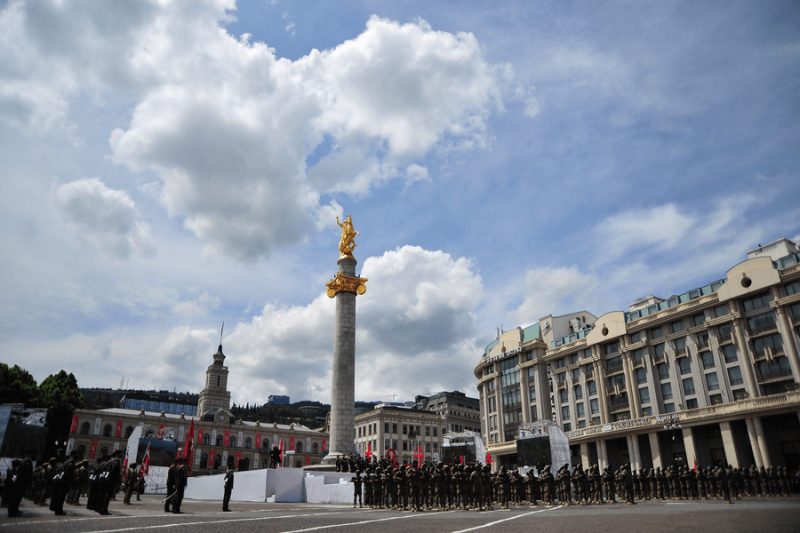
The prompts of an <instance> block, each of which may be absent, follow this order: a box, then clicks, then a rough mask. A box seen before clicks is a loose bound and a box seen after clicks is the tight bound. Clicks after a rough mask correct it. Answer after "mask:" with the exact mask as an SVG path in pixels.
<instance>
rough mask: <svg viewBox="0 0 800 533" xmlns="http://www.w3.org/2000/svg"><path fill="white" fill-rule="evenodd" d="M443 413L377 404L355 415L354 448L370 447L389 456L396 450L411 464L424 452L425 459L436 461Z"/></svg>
mask: <svg viewBox="0 0 800 533" xmlns="http://www.w3.org/2000/svg"><path fill="white" fill-rule="evenodd" d="M446 422H447V421H446V418H445V416H444V415H440V414H437V413H432V412H430V411H424V410H419V409H416V408H414V407H400V406H396V405H388V404H378V405H376V406H375V408H374V409H372V410H369V411H366V412H364V413H361V414H358V415H356V418H355V430H356V439H355V449H356V451H357V452H358V453H359V454H361V455H364V454H365V453H367V451H369V452H370V453H374V454H375V455H377V456H378V458H383V457H386V452H387V451H388V450H390V449H391V450H394V451H395V454H396V457H397V462H398V463H400V464H410V463H411V462H413V461H416V460H418V459H419V457H417V455H424V458H422V460H423V461H436V460H438V458H439V454H440V453H441V448H442V436H443V434H444V433H445V428H446Z"/></svg>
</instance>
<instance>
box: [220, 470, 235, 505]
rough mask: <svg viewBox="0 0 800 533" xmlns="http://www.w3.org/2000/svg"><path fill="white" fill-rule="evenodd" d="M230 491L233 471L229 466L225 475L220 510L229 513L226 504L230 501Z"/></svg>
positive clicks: (231, 489)
mask: <svg viewBox="0 0 800 533" xmlns="http://www.w3.org/2000/svg"><path fill="white" fill-rule="evenodd" d="M231 491H233V469H232V468H231V467H230V466H229V467H228V472H227V473H226V474H225V496H224V497H223V498H222V510H223V511H225V512H230V509H228V503H229V502H230V501H231Z"/></svg>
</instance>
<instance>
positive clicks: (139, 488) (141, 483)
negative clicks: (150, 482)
mask: <svg viewBox="0 0 800 533" xmlns="http://www.w3.org/2000/svg"><path fill="white" fill-rule="evenodd" d="M145 485H147V482H146V481H145V479H144V472H142V471H140V472H139V477H138V480H137V482H136V501H137V502H138V501H141V496H142V494H144V488H145Z"/></svg>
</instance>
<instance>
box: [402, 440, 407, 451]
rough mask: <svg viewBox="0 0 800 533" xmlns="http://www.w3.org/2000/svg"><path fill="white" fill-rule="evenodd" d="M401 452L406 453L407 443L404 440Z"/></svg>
mask: <svg viewBox="0 0 800 533" xmlns="http://www.w3.org/2000/svg"><path fill="white" fill-rule="evenodd" d="M403 451H404V452H405V451H408V441H406V440H404V441H403Z"/></svg>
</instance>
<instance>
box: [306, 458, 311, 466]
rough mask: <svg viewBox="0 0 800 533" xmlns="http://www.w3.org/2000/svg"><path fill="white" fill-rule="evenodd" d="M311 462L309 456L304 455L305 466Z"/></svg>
mask: <svg viewBox="0 0 800 533" xmlns="http://www.w3.org/2000/svg"><path fill="white" fill-rule="evenodd" d="M310 464H311V457H309V456H306V466H308V465H310Z"/></svg>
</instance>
